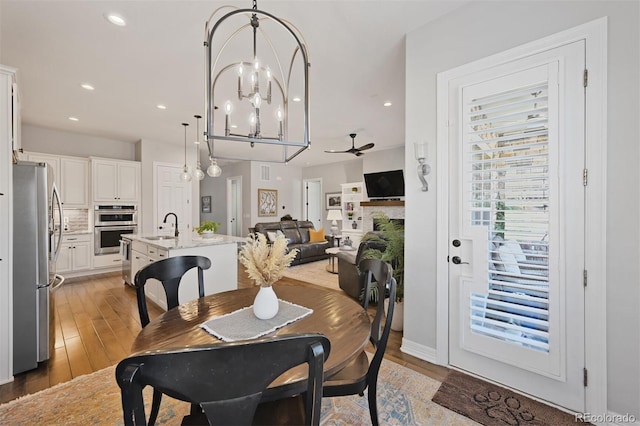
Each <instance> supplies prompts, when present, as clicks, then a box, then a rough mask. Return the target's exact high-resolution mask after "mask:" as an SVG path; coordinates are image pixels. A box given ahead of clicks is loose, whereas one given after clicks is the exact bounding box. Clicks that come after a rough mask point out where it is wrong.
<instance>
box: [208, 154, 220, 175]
mask: <svg viewBox="0 0 640 426" xmlns="http://www.w3.org/2000/svg"><path fill="white" fill-rule="evenodd" d="M209 160H211V165H210V166H209V167H208V168H207V174H208V175H209V176H211V177H218V176H220V175H221V174H222V169H221V168H220V166H218V161H217V160H216V159H215V158H212V157H209Z"/></svg>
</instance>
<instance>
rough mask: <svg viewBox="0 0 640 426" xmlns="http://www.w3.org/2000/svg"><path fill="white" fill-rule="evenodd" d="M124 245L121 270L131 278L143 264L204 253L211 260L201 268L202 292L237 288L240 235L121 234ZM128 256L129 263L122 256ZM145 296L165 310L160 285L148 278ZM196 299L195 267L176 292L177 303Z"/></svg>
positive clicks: (218, 291)
mask: <svg viewBox="0 0 640 426" xmlns="http://www.w3.org/2000/svg"><path fill="white" fill-rule="evenodd" d="M122 238H123V240H125V247H126V244H127V243H128V247H129V248H128V249H126V251H127V252H128V253H124V255H125V256H124V257H125V261H124V262H123V268H129V270H128V271H127V270H125V271H123V272H124V274H123V275H126V274H127V273H128V276H129V277H131V279H130V281H131V282H133V279H134V278H135V276H136V273H137V272H138V271H139V270H140V269H142V268H143V267H144V266H145V265H147V264H149V263H152V262H156V261H158V260H161V259H166V258H168V257H176V256H189V255H193V256H204V257H207V258H209V259H210V260H211V268H209V269H207V270H205V271H204V292H205V295H207V294H214V293H220V292H223V291H228V290H235V289H237V288H238V267H237V265H238V247H239V245H240V244H242V243H244V242H245V239H244V238H239V237H231V236H228V235H217V234H214V235H213V236H212V237H210V238H202V237H199V236H195V235H194V234H185V235H180V236H179V237H178V238H174V237H172V236H159V235H151V236H145V235H138V234H125V235H122ZM127 256H128V258H129V259H128V260H129V262H127V259H126V257H127ZM145 295H146V297H147V298H148V299H149V300H151V301H153V302H154V303H155V304H157V305H158V306H160V307H161V308H162V309H164V310H166V309H167V300H166V296H165V293H164V289H163V288H162V284H161V283H160V282H159V281H157V280H150V281H149V282H147V284H146V285H145ZM197 298H198V274H197V269H195V268H194V269H192V270H191V271H188V272H187V273H186V274H185V275H184V276H183V278H182V281H181V284H180V288H179V291H178V301H179V302H180V303H184V302H187V301H189V300H193V299H197Z"/></svg>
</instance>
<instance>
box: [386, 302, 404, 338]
mask: <svg viewBox="0 0 640 426" xmlns="http://www.w3.org/2000/svg"><path fill="white" fill-rule="evenodd" d="M388 309H389V299H385V300H384V314H385V315H386V314H387V311H388ZM391 329H392V330H393V331H402V330H403V329H404V301H402V302H395V303H394V306H393V318H391Z"/></svg>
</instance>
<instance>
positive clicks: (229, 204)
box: [226, 176, 243, 237]
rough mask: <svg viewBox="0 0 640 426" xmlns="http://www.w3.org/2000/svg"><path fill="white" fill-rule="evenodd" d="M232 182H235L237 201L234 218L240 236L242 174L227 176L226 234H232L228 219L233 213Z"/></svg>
mask: <svg viewBox="0 0 640 426" xmlns="http://www.w3.org/2000/svg"><path fill="white" fill-rule="evenodd" d="M232 182H237V188H238V193H237V198H236V200H235V201H236V203H237V208H236V212H237V217H236V220H237V221H238V224H237V226H238V229H239V230H240V235H237V236H238V237H241V236H242V232H243V231H242V226H243V224H242V176H230V177H228V178H227V226H226V228H227V235H233V234H232V231H231V227H230V226H229V220H230V218H231V216H232V215H233V208H232V207H233V202H234V200H233V198H232V193H233V191H231V185H232Z"/></svg>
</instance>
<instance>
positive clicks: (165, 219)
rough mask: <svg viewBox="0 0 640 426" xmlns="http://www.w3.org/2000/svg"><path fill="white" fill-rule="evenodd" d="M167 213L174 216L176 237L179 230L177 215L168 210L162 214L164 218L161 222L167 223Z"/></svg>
mask: <svg viewBox="0 0 640 426" xmlns="http://www.w3.org/2000/svg"><path fill="white" fill-rule="evenodd" d="M169 215H173V217H175V218H176V232H175V234H174V235H175V237H176V238H178V234H180V232H178V215H177V214H175V213H173V212H169V213H167V214H166V215H164V219H163V220H162V223H167V218H168V217H169Z"/></svg>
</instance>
